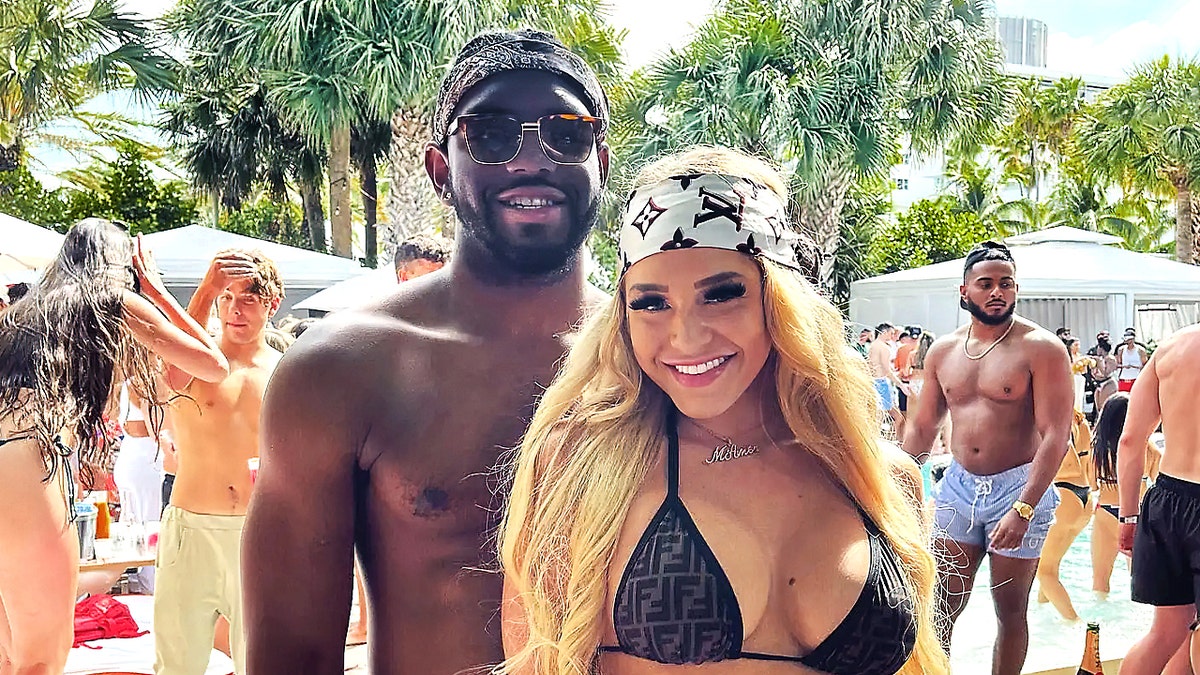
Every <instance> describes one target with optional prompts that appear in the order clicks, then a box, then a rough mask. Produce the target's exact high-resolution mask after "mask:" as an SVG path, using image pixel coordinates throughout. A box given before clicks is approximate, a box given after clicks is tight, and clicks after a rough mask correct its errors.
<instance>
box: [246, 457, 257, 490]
mask: <svg viewBox="0 0 1200 675" xmlns="http://www.w3.org/2000/svg"><path fill="white" fill-rule="evenodd" d="M246 468H248V469H250V484H251V485H253V484H254V483H255V482H256V481H258V458H257V457H251V458H250V459H248V460H246Z"/></svg>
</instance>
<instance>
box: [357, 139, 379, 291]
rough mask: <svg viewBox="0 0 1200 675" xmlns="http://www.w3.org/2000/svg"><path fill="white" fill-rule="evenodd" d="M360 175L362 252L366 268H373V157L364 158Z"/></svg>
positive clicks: (375, 191)
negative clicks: (362, 223)
mask: <svg viewBox="0 0 1200 675" xmlns="http://www.w3.org/2000/svg"><path fill="white" fill-rule="evenodd" d="M360 173H361V176H360V180H361V182H362V190H361V192H362V204H363V220H364V221H366V226H365V228H364V237H363V239H364V242H365V243H364V244H363V250H364V251H365V255H366V259H367V267H371V268H374V267H375V266H376V264H377V263H376V257H377V255H378V253H379V240H378V234H377V233H376V229H375V221H376V220H378V213H379V186H378V181H377V180H376V170H375V158H374V157H368V158H366V161H364V162H363V165H362V170H361V171H360Z"/></svg>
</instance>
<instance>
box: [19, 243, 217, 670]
mask: <svg viewBox="0 0 1200 675" xmlns="http://www.w3.org/2000/svg"><path fill="white" fill-rule="evenodd" d="M158 359H162V360H163V361H165V362H167V363H170V364H173V365H176V366H178V367H179V368H181V369H183V370H185V371H187V372H188V373H190V374H192V375H193V376H195V377H198V378H201V379H205V380H209V381H214V382H215V381H219V380H221V379H223V378H224V377H225V376H226V375H228V372H229V370H228V369H229V366H228V363H227V362H226V360H225V357H224V356H222V355H221V352H220V351H219V350H218V349H217V345H216V343H215V342H214V341H213V339H212V338H211V337H209V336H208V335H207V334H206V333H205V332H204V331H203V330H202V329H201V328H200V326H198V325H197V324H196V322H195V321H193V320H191V319H190V318H189V317H188V316H187V313H186V312H184V310H183V309H182V308H181V307H180V306H179V304H178V303H177V302H175V300H174V299H173V298H172V297H171V296H170V294H169V293H167V291H166V289H165V288H164V287H163V285H162V281H161V280H160V279H159V277H158V274H157V273H156V272H155V271H153V269H152V268H151V266H150V264H149V262H148V257H147V255H146V253H145V252H144V251H143V250H142V247H141V240H140V239H139V240H138V242H137V246H136V251H135V247H134V246H133V243H132V242H131V240H130V238H129V235H128V234H126V232H125V231H124V230H122V229H120V228H118V227H117V226H115V225H113V224H112V223H110V222H108V221H105V220H99V219H87V220H83V221H80V222H79V223H77V224H76V225H75V226H74V227H72V228H71V230H70V232H68V233H67V236H66V238H65V240H64V241H63V245H62V249H61V250H60V251H59V253H58V256H57V257H56V258H55V259H54V261H53V263H51V265H50V267H49V268H48V269H47V270H46V273H45V275H44V277H43V278H42V280H41V281H40V282H39V283H38V284H37V285H36V286H35V287H33V288H32V289H31V290H30V292H29V295H27V296H26V297H25V298H23V299H22V300H21V302H19V303H16V304H14V305H13V306H12V307H11V308H10V309H9V310H8V311H6V312H4V314H3V315H0V476H4V481H5V497H6V499H5V513H4V517H3V518H0V671H3V672H18V673H21V672H46V673H55V672H62V671H63V667H64V665H65V663H66V658H67V653H68V652H69V651H70V648H71V643H72V640H73V637H72V633H73V628H72V617H73V607H74V602H75V597H76V579H77V576H78V569H79V554H80V549H79V539H78V536H77V533H76V528H75V522H74V521H75V518H74V513H75V511H74V501H75V489H76V488H75V486H76V480H75V476H74V474H75V472H76V471H77V470H79V468H80V467H84V469H83V470H84V471H86V467H88V466H92V465H95V466H103V465H106V464H107V463H108V462H107V456H108V454H109V448H108V440H107V436H106V435H105V433H104V419H103V418H104V412H105V410H106V409H107V408H109V407H110V405H111V403H112V399H111V397H113V396H114V393H115V392H116V391H117V388H118V387H119V386H120V383H121V382H122V381H127V382H128V383H129V386H130V387H131V389H132V390H133V391H134V392H135V393H136V394H137V395H138V396H139V397H141V398H142V399H144V400H145V401H147V402H148V404H149V406H150V408H151V409H152V410H154V411H158V410H159V406H161V404H162V402H163V396H161V395H160V392H159V391H158V390H157V388H156V387H155V381H156V374H157V365H158V364H157V360H158ZM155 419H159V420H161V413H159V414H158V415H156V416H155Z"/></svg>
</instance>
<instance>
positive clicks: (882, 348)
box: [867, 322, 904, 439]
mask: <svg viewBox="0 0 1200 675" xmlns="http://www.w3.org/2000/svg"><path fill="white" fill-rule="evenodd" d="M875 331H876V334H877V335H878V337H877V338H876V339H875V341H874V342H872V343H871V348H870V350H869V351H868V352H867V363H868V364H870V367H871V376H872V377H874V378H875V391H876V392H878V394H879V408H880V410H883V411H884V412H886V413H887V414H888V415H891V417H892V426H893V428H894V429H895V431H896V438H897V439H903V438H904V416H903V415H901V414H900V408H899V406H898V399H897V395H898V394H899V392H900V387H902V386H904V385H903V383H902V382H900V377H899V376H898V375H897V374H896V369H895V367H894V366H893V361H892V359H893V355H892V345H893V343H895V341H896V338H897V336H899V335H900V330H899V329H898V328H896V327H895V326H893V325H892V324H890V323H886V322H884V323H881V324H879V325H878V326H876V327H875Z"/></svg>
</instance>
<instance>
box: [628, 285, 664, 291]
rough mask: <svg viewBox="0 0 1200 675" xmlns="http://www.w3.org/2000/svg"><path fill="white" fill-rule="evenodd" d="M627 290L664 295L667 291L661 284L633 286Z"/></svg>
mask: <svg viewBox="0 0 1200 675" xmlns="http://www.w3.org/2000/svg"><path fill="white" fill-rule="evenodd" d="M629 290H631V291H638V292H639V293H666V292H667V290H668V289H667V287H666V286H663V285H661V284H634V285H632V286H630V287H629Z"/></svg>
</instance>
